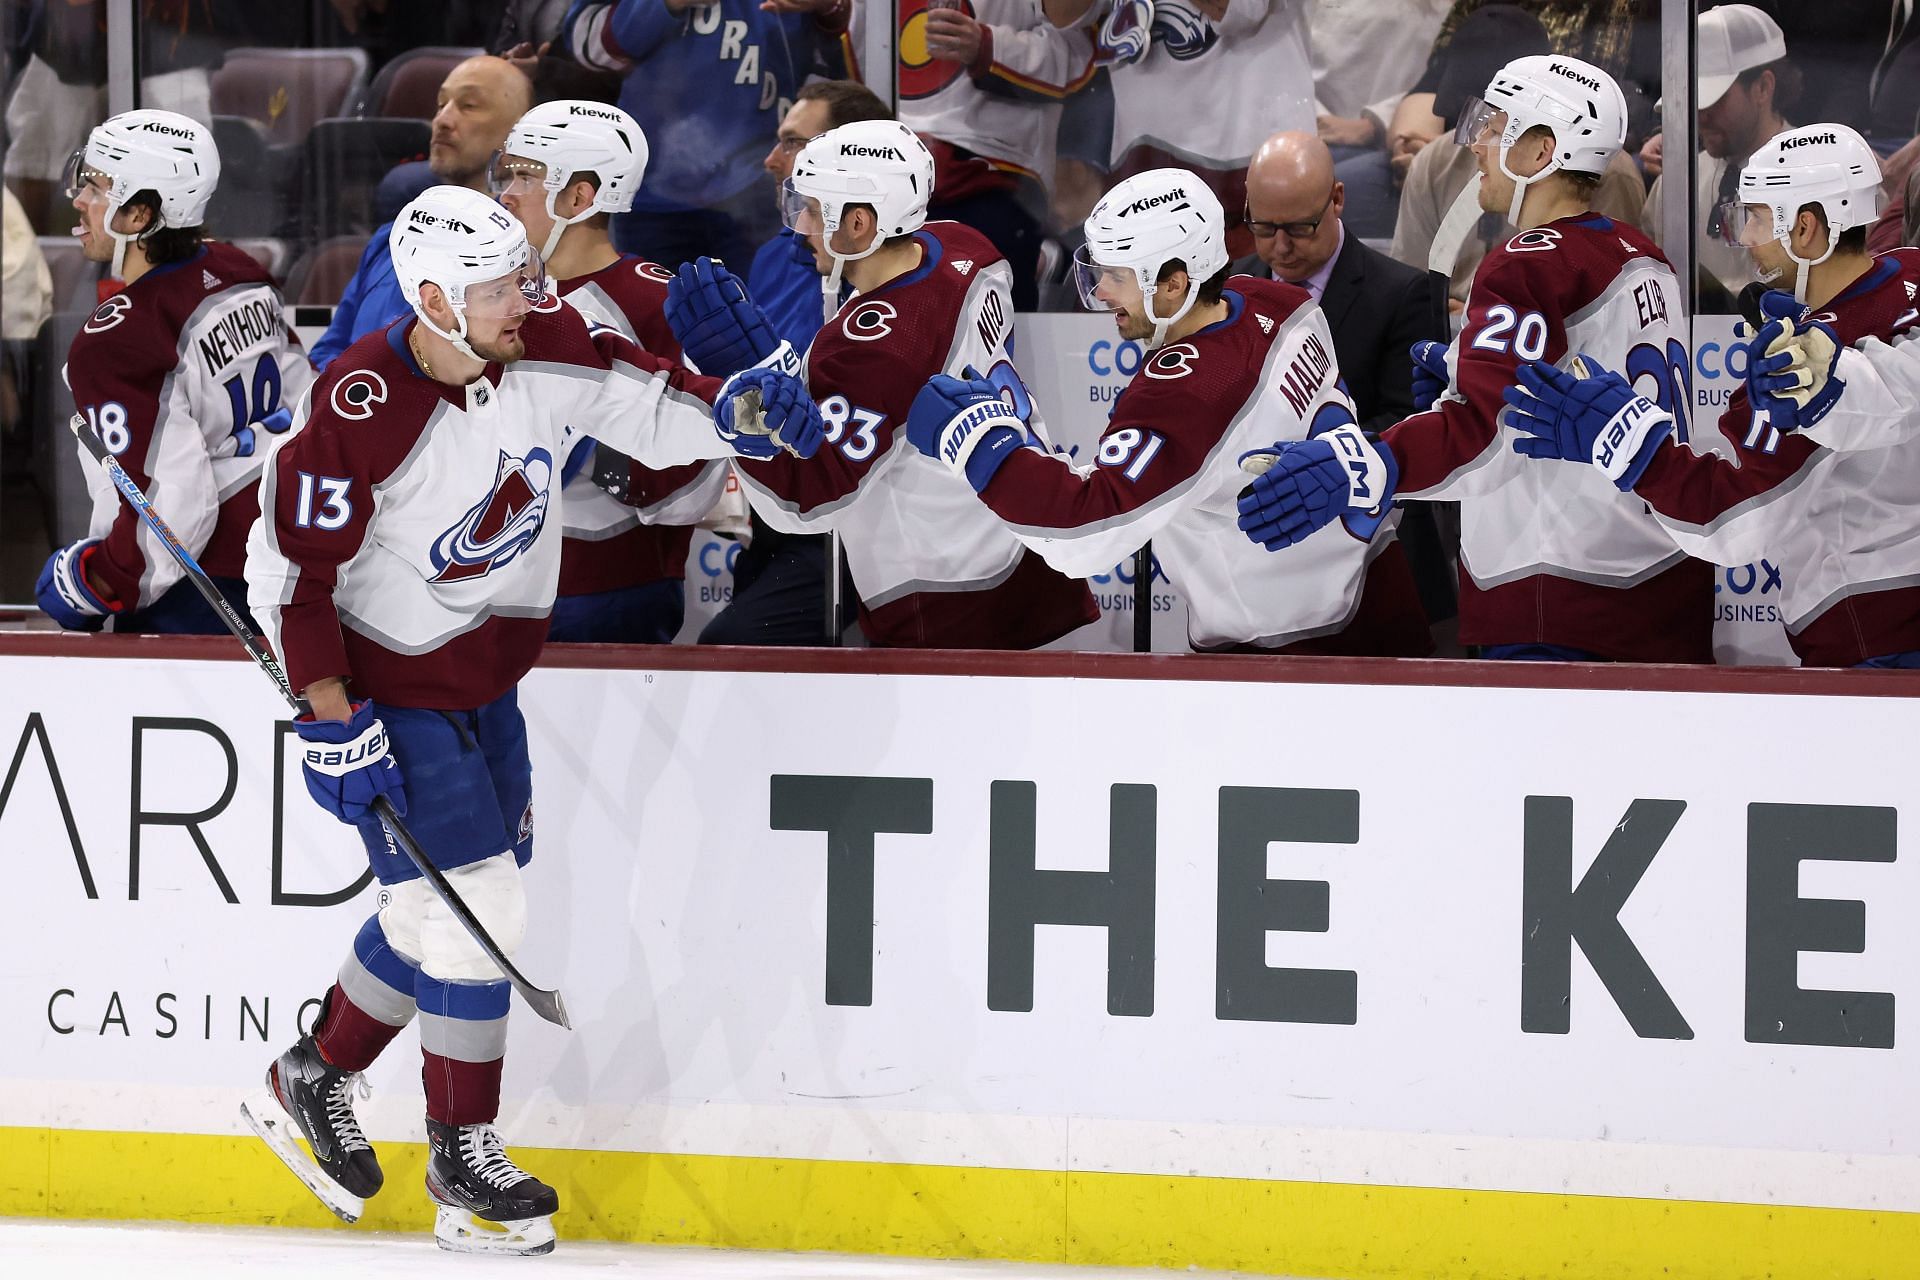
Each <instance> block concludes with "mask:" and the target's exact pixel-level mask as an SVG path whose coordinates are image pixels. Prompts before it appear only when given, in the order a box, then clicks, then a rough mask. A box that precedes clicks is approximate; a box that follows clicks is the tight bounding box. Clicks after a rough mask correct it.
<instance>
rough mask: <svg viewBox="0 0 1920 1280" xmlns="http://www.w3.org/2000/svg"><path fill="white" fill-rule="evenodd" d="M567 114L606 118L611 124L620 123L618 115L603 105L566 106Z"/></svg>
mask: <svg viewBox="0 0 1920 1280" xmlns="http://www.w3.org/2000/svg"><path fill="white" fill-rule="evenodd" d="M567 114H568V115H570V116H590V117H592V118H593V119H595V120H606V121H609V122H611V123H613V124H619V123H620V117H619V116H617V115H615V114H613V112H611V111H608V110H607V109H606V108H604V107H582V106H571V107H568V108H567Z"/></svg>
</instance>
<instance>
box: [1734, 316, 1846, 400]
mask: <svg viewBox="0 0 1920 1280" xmlns="http://www.w3.org/2000/svg"><path fill="white" fill-rule="evenodd" d="M1805 311H1806V308H1805V307H1803V306H1801V305H1800V303H1798V302H1797V301H1795V300H1794V297H1793V295H1792V294H1789V293H1783V292H1781V291H1780V290H1778V289H1771V290H1768V291H1767V292H1766V293H1764V294H1762V295H1761V296H1760V314H1761V316H1762V317H1764V318H1765V319H1766V323H1765V324H1763V325H1762V326H1761V327H1760V331H1759V332H1758V333H1755V334H1754V335H1753V336H1752V337H1751V339H1749V341H1748V342H1747V399H1748V400H1749V401H1750V402H1751V403H1752V405H1753V407H1754V408H1755V409H1756V410H1762V409H1764V410H1765V411H1766V414H1767V420H1768V422H1769V424H1770V425H1772V426H1774V427H1777V428H1779V429H1780V430H1781V431H1800V430H1803V429H1805V428H1807V427H1811V426H1812V425H1813V424H1814V423H1816V422H1818V421H1820V419H1822V418H1824V417H1826V416H1827V410H1829V409H1831V408H1832V407H1833V402H1834V401H1835V400H1838V399H1839V398H1840V393H1841V392H1842V391H1844V390H1846V383H1844V382H1842V381H1841V380H1840V379H1839V378H1838V377H1836V376H1835V373H1836V371H1837V370H1838V368H1839V364H1840V335H1839V334H1837V333H1835V332H1834V331H1833V328H1832V327H1831V326H1829V325H1826V324H1823V323H1821V322H1819V321H1817V320H1813V321H1806V322H1803V323H1802V324H1800V325H1799V326H1798V327H1796V325H1795V321H1796V320H1798V319H1799V318H1800V316H1801V315H1802V314H1804V313H1805Z"/></svg>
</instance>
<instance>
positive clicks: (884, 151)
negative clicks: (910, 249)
mask: <svg viewBox="0 0 1920 1280" xmlns="http://www.w3.org/2000/svg"><path fill="white" fill-rule="evenodd" d="M932 196H933V153H932V152H930V151H928V150H927V144H926V143H924V142H922V141H920V138H919V135H917V134H915V133H914V131H913V130H911V129H909V128H907V126H905V125H904V124H901V123H900V122H899V121H897V120H856V121H855V122H854V123H852V124H843V125H841V126H840V127H839V128H837V129H829V130H827V131H826V132H825V133H823V134H821V135H820V136H819V137H817V138H815V139H814V140H813V141H811V142H809V143H808V144H807V145H806V146H805V147H804V148H802V150H801V152H800V154H799V155H798V156H796V157H795V158H794V161H793V175H792V176H791V177H789V178H788V179H787V181H786V184H785V186H784V187H783V188H782V192H781V212H782V213H783V214H784V216H785V220H786V224H787V226H788V227H790V228H792V229H793V230H795V231H798V232H800V233H802V234H809V233H811V232H813V231H816V230H817V231H819V232H820V233H821V237H822V241H823V243H824V244H825V245H826V250H827V253H828V254H830V255H831V256H832V258H833V274H832V275H830V276H829V277H828V278H827V281H826V284H825V286H824V287H825V288H826V291H827V296H828V298H829V303H828V305H829V307H833V306H836V305H837V302H838V298H839V293H840V273H841V270H842V269H843V268H844V267H845V265H846V264H847V263H849V262H854V261H857V260H859V259H861V258H864V257H867V256H868V255H870V254H872V253H873V252H875V251H876V250H877V249H879V248H880V246H881V244H883V243H884V242H885V241H887V240H890V239H892V238H894V237H896V236H904V235H911V234H912V233H913V232H915V231H918V230H919V229H920V228H921V227H923V226H925V225H926V221H927V201H928V200H929V199H931V198H932ZM855 204H864V205H867V206H868V207H870V208H871V209H872V210H873V216H874V220H875V221H876V222H877V223H878V224H879V227H878V229H877V230H876V232H875V234H874V237H873V243H871V244H869V245H868V246H867V247H866V248H865V249H863V250H861V251H860V252H859V253H848V254H842V253H837V252H835V250H834V248H833V233H834V232H836V231H838V230H839V229H840V223H841V220H842V219H843V218H844V217H845V216H846V210H847V206H849V205H855Z"/></svg>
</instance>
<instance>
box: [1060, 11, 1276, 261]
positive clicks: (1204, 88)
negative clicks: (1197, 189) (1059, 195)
mask: <svg viewBox="0 0 1920 1280" xmlns="http://www.w3.org/2000/svg"><path fill="white" fill-rule="evenodd" d="M1310 7H1311V6H1310V5H1309V4H1308V3H1307V2H1306V0H1151V3H1149V0H1041V8H1042V10H1043V11H1044V12H1045V13H1046V15H1047V17H1048V18H1049V19H1051V20H1052V21H1053V23H1054V25H1056V26H1061V27H1067V26H1073V25H1076V24H1079V23H1083V22H1084V23H1089V24H1091V26H1090V29H1091V30H1092V32H1093V34H1094V43H1095V45H1096V47H1097V48H1098V49H1099V51H1100V56H1101V58H1102V60H1103V61H1105V62H1107V63H1109V64H1110V68H1111V77H1112V82H1113V144H1112V148H1113V149H1112V156H1113V173H1112V177H1113V178H1114V180H1116V181H1118V180H1120V179H1123V178H1127V177H1131V176H1132V175H1133V174H1136V173H1143V172H1145V171H1146V170H1148V169H1158V168H1162V167H1165V166H1169V165H1171V166H1175V167H1178V168H1182V169H1187V170H1189V171H1191V172H1194V173H1197V174H1199V175H1200V177H1201V178H1202V179H1203V180H1205V182H1206V183H1207V185H1208V186H1209V187H1212V188H1213V190H1214V193H1215V194H1216V195H1218V196H1219V197H1220V204H1221V206H1222V207H1223V208H1224V209H1226V211H1227V219H1228V223H1227V247H1228V251H1229V252H1230V253H1235V254H1245V253H1248V252H1250V251H1251V250H1252V248H1253V242H1252V240H1251V238H1250V237H1249V236H1248V235H1247V232H1246V229H1245V228H1244V227H1242V226H1240V225H1239V223H1238V220H1237V217H1236V215H1237V214H1238V213H1239V212H1240V211H1241V210H1243V209H1245V208H1246V204H1247V190H1246V178H1247V164H1248V162H1249V161H1251V160H1252V159H1253V153H1254V151H1255V150H1256V149H1257V148H1258V147H1259V146H1260V144H1261V143H1262V142H1264V141H1265V140H1266V138H1267V135H1269V134H1271V133H1274V132H1276V131H1279V130H1282V129H1295V130H1302V131H1308V132H1310V131H1312V129H1313V127H1314V109H1313V94H1312V89H1311V86H1312V83H1313V59H1312V57H1311V55H1310V54H1309V52H1308V49H1307V24H1308V11H1309V9H1310ZM1143 36H1144V37H1145V38H1142V37H1143Z"/></svg>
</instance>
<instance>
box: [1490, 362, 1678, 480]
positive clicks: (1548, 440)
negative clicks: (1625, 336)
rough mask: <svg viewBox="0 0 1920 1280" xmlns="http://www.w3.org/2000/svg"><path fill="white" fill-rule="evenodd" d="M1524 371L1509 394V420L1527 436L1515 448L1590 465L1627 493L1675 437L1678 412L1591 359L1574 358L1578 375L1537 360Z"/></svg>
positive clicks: (1543, 456)
mask: <svg viewBox="0 0 1920 1280" xmlns="http://www.w3.org/2000/svg"><path fill="white" fill-rule="evenodd" d="M1519 375H1520V385H1519V386H1515V387H1508V388H1507V389H1506V391H1505V393H1504V395H1505V398H1506V401H1507V404H1508V405H1509V406H1510V407H1509V408H1508V410H1507V412H1506V421H1507V423H1508V424H1509V425H1510V426H1512V427H1513V429H1514V430H1516V431H1522V432H1525V433H1526V437H1525V438H1523V439H1520V440H1515V441H1514V442H1513V451H1514V452H1515V453H1520V454H1525V455H1526V456H1527V457H1529V458H1562V459H1565V460H1566V461H1568V462H1590V463H1592V464H1593V465H1594V466H1596V467H1598V468H1600V470H1601V472H1602V473H1604V474H1605V475H1606V477H1607V479H1609V480H1611V481H1613V483H1614V484H1615V485H1616V486H1618V487H1619V488H1620V489H1621V490H1622V491H1625V490H1629V489H1631V488H1633V486H1634V485H1635V484H1637V483H1638V482H1639V480H1640V476H1641V473H1642V472H1644V471H1646V469H1647V464H1648V463H1650V462H1652V461H1653V455H1654V452H1655V451H1656V450H1657V449H1659V447H1660V446H1661V444H1662V443H1664V442H1665V441H1666V439H1667V437H1668V436H1670V435H1672V434H1673V415H1672V414H1670V413H1668V412H1667V411H1666V410H1665V409H1662V408H1661V407H1660V406H1659V405H1657V404H1655V403H1654V402H1653V401H1651V400H1649V399H1647V398H1646V397H1645V396H1643V395H1639V394H1638V393H1636V392H1635V391H1634V389H1633V384H1632V383H1630V382H1628V381H1627V380H1626V379H1625V378H1623V377H1621V376H1620V375H1619V374H1617V373H1615V372H1613V371H1612V370H1611V369H1604V368H1601V367H1600V366H1599V365H1593V364H1588V363H1587V361H1586V359H1585V358H1584V357H1581V356H1575V357H1574V359H1573V372H1571V373H1568V372H1567V371H1565V370H1563V369H1558V368H1555V367H1554V366H1553V365H1550V364H1548V363H1546V362H1545V361H1543V360H1534V361H1530V362H1528V363H1526V364H1523V365H1521V366H1520V370H1519Z"/></svg>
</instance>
